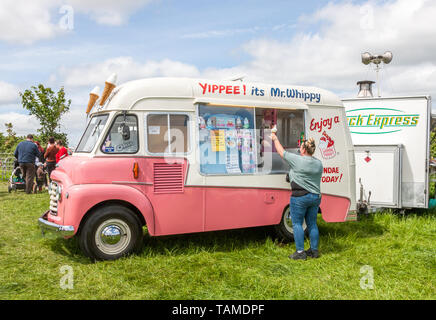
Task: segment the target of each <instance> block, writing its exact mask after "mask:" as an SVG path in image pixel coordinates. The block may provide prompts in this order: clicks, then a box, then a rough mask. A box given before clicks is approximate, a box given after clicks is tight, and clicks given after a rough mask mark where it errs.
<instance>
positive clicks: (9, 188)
mask: <svg viewBox="0 0 436 320" xmlns="http://www.w3.org/2000/svg"><path fill="white" fill-rule="evenodd" d="M11 191H12V187H11V185H8V192H9V193H11Z"/></svg>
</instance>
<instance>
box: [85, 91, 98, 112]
mask: <svg viewBox="0 0 436 320" xmlns="http://www.w3.org/2000/svg"><path fill="white" fill-rule="evenodd" d="M99 92H100V87H95V88H94V89H93V90H92V91H91V93H90V94H89V101H88V107H87V108H86V114H89V112H90V111H91V109H92V107H93V106H94V105H95V103H96V102H97V100H98V97H99V95H98V93H99Z"/></svg>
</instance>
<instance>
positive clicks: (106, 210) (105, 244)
mask: <svg viewBox="0 0 436 320" xmlns="http://www.w3.org/2000/svg"><path fill="white" fill-rule="evenodd" d="M142 239H143V233H142V225H141V222H140V221H139V219H138V217H137V216H136V215H135V214H134V213H133V212H132V211H131V210H130V209H128V208H126V207H123V206H120V205H108V206H105V207H101V208H98V209H96V210H95V211H94V212H92V213H91V215H90V216H89V218H88V219H87V220H86V221H85V224H84V225H83V227H82V228H81V230H80V234H79V244H80V247H81V249H82V251H83V252H84V253H85V254H86V255H87V256H88V257H90V258H91V259H93V260H116V259H118V258H121V257H123V256H126V255H129V254H131V253H133V252H139V251H140V250H141V247H142Z"/></svg>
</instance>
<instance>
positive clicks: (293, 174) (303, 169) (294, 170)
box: [283, 151, 323, 194]
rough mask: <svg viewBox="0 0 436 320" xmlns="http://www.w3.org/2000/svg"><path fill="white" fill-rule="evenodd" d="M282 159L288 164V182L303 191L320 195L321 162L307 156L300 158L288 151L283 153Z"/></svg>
mask: <svg viewBox="0 0 436 320" xmlns="http://www.w3.org/2000/svg"><path fill="white" fill-rule="evenodd" d="M283 159H285V160H286V162H287V163H289V165H290V167H291V169H290V170H289V180H290V181H291V182H292V181H294V182H295V183H296V184H298V185H299V186H300V187H302V188H304V189H305V190H307V191H309V192H311V193H315V194H321V190H320V185H321V176H322V170H323V167H322V162H321V161H320V160H319V159H317V158H315V157H309V156H300V155H297V154H294V153H291V152H288V151H285V152H284V153H283Z"/></svg>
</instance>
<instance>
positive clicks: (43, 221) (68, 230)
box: [38, 211, 75, 237]
mask: <svg viewBox="0 0 436 320" xmlns="http://www.w3.org/2000/svg"><path fill="white" fill-rule="evenodd" d="M49 212H50V211H47V212H46V213H44V214H43V215H42V216H41V218H39V219H38V225H39V227H40V228H41V231H42V234H45V233H46V232H52V233H55V234H56V235H58V236H60V237H72V236H74V233H75V232H74V227H73V226H62V225H60V224H56V223H53V222H50V221H48V220H47V215H48V213H49Z"/></svg>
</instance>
